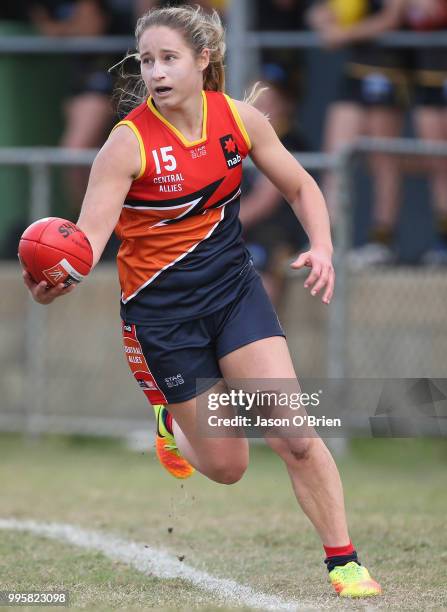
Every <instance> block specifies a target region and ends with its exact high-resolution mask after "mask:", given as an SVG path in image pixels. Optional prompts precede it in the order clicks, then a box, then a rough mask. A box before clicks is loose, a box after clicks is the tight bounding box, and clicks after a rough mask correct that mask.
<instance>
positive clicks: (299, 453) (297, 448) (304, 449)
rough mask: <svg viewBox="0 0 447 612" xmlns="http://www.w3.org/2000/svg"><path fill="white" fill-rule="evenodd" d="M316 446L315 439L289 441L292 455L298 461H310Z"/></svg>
mask: <svg viewBox="0 0 447 612" xmlns="http://www.w3.org/2000/svg"><path fill="white" fill-rule="evenodd" d="M313 446H314V438H296V439H294V440H289V449H290V454H291V455H292V457H293V458H294V459H295V460H296V461H306V460H307V459H309V457H310V455H311V453H312V449H313Z"/></svg>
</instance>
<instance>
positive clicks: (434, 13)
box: [405, 0, 447, 265]
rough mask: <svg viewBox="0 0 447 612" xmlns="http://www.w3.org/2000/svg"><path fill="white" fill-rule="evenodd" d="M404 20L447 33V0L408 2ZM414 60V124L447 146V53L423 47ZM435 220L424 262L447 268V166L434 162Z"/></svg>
mask: <svg viewBox="0 0 447 612" xmlns="http://www.w3.org/2000/svg"><path fill="white" fill-rule="evenodd" d="M405 20H406V24H407V26H408V27H409V28H411V29H413V30H416V31H418V32H424V31H425V32H428V31H434V30H446V29H447V0H407V3H406V10H405ZM413 56H414V72H413V84H414V103H415V107H416V108H415V112H414V123H415V130H416V133H417V134H418V135H419V137H420V138H422V139H423V140H438V141H444V142H447V49H446V48H445V47H421V48H416V49H414V50H413ZM428 172H429V174H430V179H431V180H430V183H431V191H432V198H433V205H434V211H435V219H436V231H437V241H436V244H435V245H434V246H433V247H432V248H431V249H430V250H429V251H427V252H426V253H425V254H424V256H423V258H422V261H423V263H425V264H428V265H440V264H443V265H447V162H446V161H445V159H439V158H438V159H433V160H431V161H430V162H429V164H428Z"/></svg>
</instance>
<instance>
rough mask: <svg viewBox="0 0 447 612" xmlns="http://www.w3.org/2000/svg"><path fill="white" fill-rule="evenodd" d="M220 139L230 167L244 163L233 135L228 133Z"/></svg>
mask: <svg viewBox="0 0 447 612" xmlns="http://www.w3.org/2000/svg"><path fill="white" fill-rule="evenodd" d="M219 140H220V145H221V147H222V151H223V154H224V157H225V161H226V162H227V166H228V168H230V169H231V168H235V167H236V166H239V164H241V163H242V157H241V156H240V155H239V149H238V146H237V144H236V141H235V140H234V138H233V135H232V134H227V135H226V136H223V137H222V138H219Z"/></svg>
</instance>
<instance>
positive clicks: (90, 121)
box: [62, 92, 113, 149]
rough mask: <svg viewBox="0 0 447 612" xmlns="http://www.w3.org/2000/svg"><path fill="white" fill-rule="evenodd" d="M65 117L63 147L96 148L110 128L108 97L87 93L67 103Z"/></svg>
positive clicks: (111, 116) (110, 118)
mask: <svg viewBox="0 0 447 612" xmlns="http://www.w3.org/2000/svg"><path fill="white" fill-rule="evenodd" d="M65 117H66V126H65V131H64V135H63V137H62V144H63V145H64V146H66V147H70V148H76V149H78V148H79V149H82V148H89V147H97V146H99V145H101V144H102V142H103V140H104V137H105V135H106V132H107V129H108V128H109V127H110V126H111V123H112V120H113V110H112V106H111V104H110V100H109V98H108V96H105V95H103V94H100V93H94V92H88V93H84V94H79V95H77V96H75V97H74V98H72V99H71V100H70V101H69V102H68V103H67V105H66V107H65Z"/></svg>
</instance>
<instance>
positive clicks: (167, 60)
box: [139, 26, 206, 107]
mask: <svg viewBox="0 0 447 612" xmlns="http://www.w3.org/2000/svg"><path fill="white" fill-rule="evenodd" d="M139 51H140V58H141V75H142V77H143V80H144V82H145V84H146V87H147V90H148V92H149V94H150V95H151V96H152V97H153V98H154V101H155V104H156V105H157V106H161V107H163V106H165V107H175V106H177V105H179V104H181V103H182V101H183V100H185V99H186V98H188V97H189V96H191V95H193V94H195V93H198V92H200V91H201V90H202V87H203V75H202V71H203V69H204V67H205V65H206V54H205V57H202V56H201V57H196V56H195V54H194V52H193V51H192V49H191V48H190V47H189V46H188V44H187V43H186V41H185V39H184V37H183V36H182V34H181V32H179V31H177V30H172V29H171V28H168V27H165V26H157V27H152V28H148V29H147V30H146V31H145V32H144V33H143V34H142V36H141V38H140V45H139Z"/></svg>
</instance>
